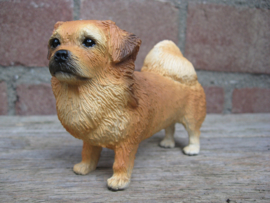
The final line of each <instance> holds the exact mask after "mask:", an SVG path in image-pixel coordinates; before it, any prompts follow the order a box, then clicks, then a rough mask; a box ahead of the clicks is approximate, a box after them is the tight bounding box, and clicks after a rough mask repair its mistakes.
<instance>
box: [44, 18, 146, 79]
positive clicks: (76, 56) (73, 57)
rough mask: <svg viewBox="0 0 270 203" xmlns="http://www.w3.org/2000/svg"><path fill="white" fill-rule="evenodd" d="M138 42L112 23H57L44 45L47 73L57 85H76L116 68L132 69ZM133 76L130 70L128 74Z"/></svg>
mask: <svg viewBox="0 0 270 203" xmlns="http://www.w3.org/2000/svg"><path fill="white" fill-rule="evenodd" d="M140 44H141V40H140V39H139V38H137V37H136V36H135V35H133V34H131V33H128V32H126V31H124V30H121V29H120V28H119V27H117V26H116V25H115V23H114V22H112V21H90V20H89V21H83V20H81V21H68V22H57V23H56V24H55V26H54V30H53V34H52V36H51V38H50V40H49V43H48V59H49V60H50V62H49V69H50V73H51V75H52V76H55V77H56V78H57V79H58V80H59V81H63V82H67V83H73V84H80V83H82V82H85V81H88V80H91V79H94V78H96V77H97V76H99V75H102V74H103V75H104V73H106V72H108V71H110V70H112V69H118V68H119V67H120V69H121V71H120V72H125V70H123V69H125V67H124V66H123V65H121V64H126V65H127V64H130V63H131V64H133V67H132V65H131V66H130V65H127V66H126V68H132V69H134V61H135V59H136V55H137V53H138V51H139V47H140ZM128 72H129V73H130V72H133V70H132V71H131V70H129V71H128Z"/></svg>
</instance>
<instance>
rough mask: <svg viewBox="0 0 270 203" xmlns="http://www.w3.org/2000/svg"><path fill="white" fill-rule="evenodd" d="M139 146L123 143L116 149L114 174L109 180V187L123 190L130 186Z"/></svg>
mask: <svg viewBox="0 0 270 203" xmlns="http://www.w3.org/2000/svg"><path fill="white" fill-rule="evenodd" d="M138 146H139V144H134V145H132V144H127V145H126V144H122V145H121V146H119V147H116V148H115V149H114V152H115V158H114V164H113V176H112V177H111V178H109V179H108V180H107V185H108V188H109V189H111V190H123V189H125V188H127V187H128V185H129V183H130V178H131V173H132V169H133V165H134V159H135V154H136V152H137V149H138Z"/></svg>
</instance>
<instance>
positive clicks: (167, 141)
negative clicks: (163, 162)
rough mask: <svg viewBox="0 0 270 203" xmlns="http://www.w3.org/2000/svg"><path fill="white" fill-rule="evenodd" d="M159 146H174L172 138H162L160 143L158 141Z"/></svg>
mask: <svg viewBox="0 0 270 203" xmlns="http://www.w3.org/2000/svg"><path fill="white" fill-rule="evenodd" d="M159 146H160V147H164V148H174V146H175V142H174V140H170V139H165V138H164V139H163V140H162V141H161V142H160V143H159Z"/></svg>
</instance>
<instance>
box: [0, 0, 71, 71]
mask: <svg viewBox="0 0 270 203" xmlns="http://www.w3.org/2000/svg"><path fill="white" fill-rule="evenodd" d="M72 17H73V1H72V0H57V1H55V0H46V1H45V0H23V1H11V0H7V1H1V2H0V30H1V35H0V44H1V46H0V64H1V65H4V66H9V65H25V66H47V65H48V60H47V43H48V40H49V37H50V35H51V33H52V30H53V26H54V24H55V23H56V22H57V21H67V20H72Z"/></svg>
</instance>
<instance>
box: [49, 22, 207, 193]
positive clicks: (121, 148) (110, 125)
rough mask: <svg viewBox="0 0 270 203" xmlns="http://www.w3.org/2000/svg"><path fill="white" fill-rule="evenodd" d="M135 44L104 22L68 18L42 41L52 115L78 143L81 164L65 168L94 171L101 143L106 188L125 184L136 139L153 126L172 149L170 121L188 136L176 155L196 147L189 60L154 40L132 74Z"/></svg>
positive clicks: (196, 92)
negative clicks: (106, 160)
mask: <svg viewBox="0 0 270 203" xmlns="http://www.w3.org/2000/svg"><path fill="white" fill-rule="evenodd" d="M153 34H154V33H153ZM140 44H141V40H140V39H138V38H137V37H136V36H135V35H133V34H130V33H128V32H126V31H124V30H121V29H120V28H118V27H117V26H116V25H115V23H114V22H112V21H71V22H58V23H56V24H55V28H54V31H53V34H52V36H51V39H50V40H49V45H48V47H49V52H48V59H49V60H50V63H49V68H50V72H51V75H52V80H51V82H52V89H53V93H54V95H55V98H56V106H57V113H58V118H59V120H60V121H61V123H62V124H63V126H64V127H65V128H66V130H67V131H68V132H69V133H70V134H71V135H73V136H74V137H76V138H79V139H82V140H83V149H82V161H81V162H80V163H78V164H76V165H75V166H74V168H73V170H74V172H75V173H77V174H81V175H85V174H87V173H89V172H90V171H93V170H95V168H96V166H97V163H98V160H99V157H100V152H101V150H102V147H106V148H109V149H113V150H114V152H115V161H114V164H113V171H114V173H113V176H112V177H111V178H109V179H108V181H107V185H108V187H109V188H110V189H112V190H121V189H124V188H126V187H127V186H128V184H129V182H130V178H131V173H132V169H133V164H134V159H135V154H136V152H137V149H138V146H139V143H140V142H141V141H142V140H144V139H146V138H148V137H150V136H152V135H153V134H155V133H156V132H158V131H160V130H161V129H165V132H166V135H165V138H164V139H163V140H162V141H161V143H160V145H161V146H163V147H174V138H173V134H174V125H175V123H182V124H183V125H184V126H185V128H186V130H187V132H188V134H189V145H188V146H186V147H185V148H184V149H183V151H184V153H185V154H187V155H195V154H198V153H199V150H200V142H199V136H200V127H201V124H202V122H203V121H204V118H205V115H206V103H205V94H204V91H203V88H202V87H201V85H200V84H199V83H198V81H197V76H196V73H195V71H194V68H193V66H192V64H191V63H190V62H189V61H187V60H186V59H185V58H184V57H183V55H182V54H181V52H180V50H179V49H178V48H177V46H176V45H175V44H174V43H173V42H171V41H162V42H160V43H158V44H157V45H156V46H155V47H154V48H153V49H152V50H151V51H150V53H149V54H148V55H147V57H146V59H145V62H144V66H143V68H142V72H134V61H135V59H136V55H137V53H138V51H139V47H140Z"/></svg>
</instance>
